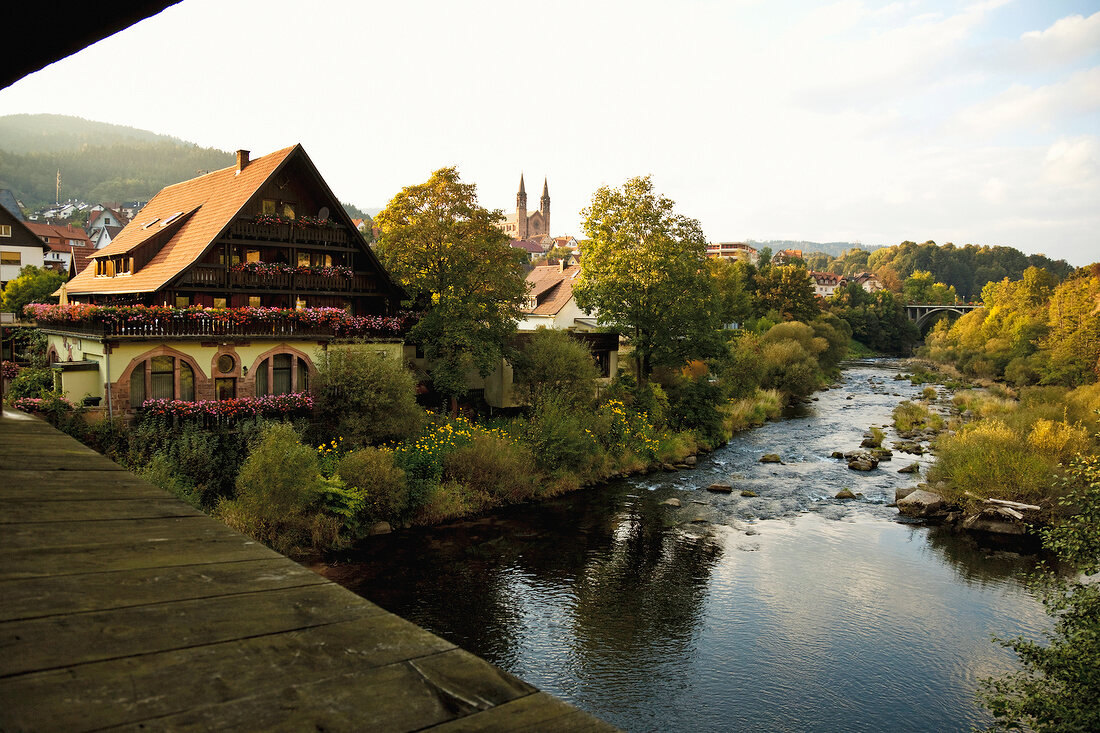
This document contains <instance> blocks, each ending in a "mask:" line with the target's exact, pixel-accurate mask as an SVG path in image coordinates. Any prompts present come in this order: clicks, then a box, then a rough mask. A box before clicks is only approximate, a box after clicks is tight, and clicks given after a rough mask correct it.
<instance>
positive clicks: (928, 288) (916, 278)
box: [902, 270, 958, 305]
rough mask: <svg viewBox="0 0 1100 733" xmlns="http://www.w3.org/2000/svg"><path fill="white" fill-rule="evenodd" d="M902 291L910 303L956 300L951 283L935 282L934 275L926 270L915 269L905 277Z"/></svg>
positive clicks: (944, 303)
mask: <svg viewBox="0 0 1100 733" xmlns="http://www.w3.org/2000/svg"><path fill="white" fill-rule="evenodd" d="M902 293H903V294H904V296H905V298H906V299H907V300H908V301H909V302H910V303H937V304H942V305H946V304H950V303H954V302H955V301H956V300H958V296H957V295H956V293H955V287H954V286H953V285H950V286H949V285H944V284H943V283H940V282H936V278H935V276H933V275H932V273H931V272H928V271H927V270H917V271H915V272H914V273H913V274H912V275H910V276H909V277H907V278H905V283H904V285H903V286H902Z"/></svg>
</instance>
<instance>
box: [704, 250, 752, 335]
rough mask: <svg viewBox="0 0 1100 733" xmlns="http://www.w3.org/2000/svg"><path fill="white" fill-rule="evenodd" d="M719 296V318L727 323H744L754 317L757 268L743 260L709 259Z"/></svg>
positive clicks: (708, 262)
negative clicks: (753, 307)
mask: <svg viewBox="0 0 1100 733" xmlns="http://www.w3.org/2000/svg"><path fill="white" fill-rule="evenodd" d="M707 266H708V267H709V269H710V276H711V278H712V279H713V280H714V287H715V290H716V291H717V296H718V301H717V302H718V318H719V321H720V322H721V323H723V324H725V323H744V322H745V321H747V320H748V319H749V318H751V317H752V306H753V298H754V291H753V290H754V285H755V281H756V280H755V278H756V268H755V267H754V266H753V265H751V264H750V263H748V262H743V261H741V260H727V259H722V258H711V259H708V260H707Z"/></svg>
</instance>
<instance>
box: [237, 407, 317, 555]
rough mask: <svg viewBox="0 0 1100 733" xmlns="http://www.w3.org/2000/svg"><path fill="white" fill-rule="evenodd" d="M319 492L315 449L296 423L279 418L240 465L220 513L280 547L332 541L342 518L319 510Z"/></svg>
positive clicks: (292, 549)
mask: <svg viewBox="0 0 1100 733" xmlns="http://www.w3.org/2000/svg"><path fill="white" fill-rule="evenodd" d="M320 492H321V471H320V469H319V468H318V466H317V456H316V454H315V453H314V451H313V450H312V449H311V448H309V447H307V446H304V445H302V444H301V443H300V442H299V441H298V433H297V432H296V431H295V430H294V428H293V427H292V426H290V425H288V424H285V423H275V424H272V425H270V426H268V427H267V428H265V429H264V431H263V433H262V434H261V436H260V439H259V441H258V442H257V443H256V445H255V447H254V448H253V449H252V451H251V452H250V453H249V455H248V458H247V459H245V461H244V463H243V464H242V465H241V470H240V473H238V474H237V494H236V497H235V498H233V499H223V500H222V501H221V502H219V504H218V506H217V515H218V516H220V517H221V518H222V519H223V520H224V521H225V522H226V524H228V525H229V526H231V527H233V528H234V529H237V530H239V531H242V532H245V533H246V534H249V535H251V536H253V537H255V538H256V539H258V540H260V541H261V542H264V543H265V544H268V545H270V546H271V547H273V548H274V549H275V550H277V551H279V552H285V553H291V552H296V551H299V550H301V549H302V548H306V547H311V546H312V547H325V546H332V545H333V544H335V543H336V542H337V536H336V531H337V530H338V524H336V523H334V522H332V521H331V518H326V517H324V516H322V515H320V513H319V512H318V511H317V510H318V506H319V503H320Z"/></svg>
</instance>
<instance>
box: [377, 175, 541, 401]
mask: <svg viewBox="0 0 1100 733" xmlns="http://www.w3.org/2000/svg"><path fill="white" fill-rule="evenodd" d="M502 219H503V215H502V214H501V212H500V211H499V210H494V211H490V210H488V209H485V208H483V207H481V206H479V205H478V203H477V192H476V187H475V186H474V184H472V183H462V182H461V181H460V180H459V175H458V170H457V169H455V168H441V169H439V170H437V171H436V172H435V173H433V174H432V175H431V178H429V179H428V180H427V182H425V183H421V184H418V185H415V186H409V187H407V188H404V189H402V190H401V192H400V193H398V194H397V195H396V196H394V198H393V200H392V201H390V202H389V204H388V205H387V206H386V208H385V209H383V210H382V211H381V213H379V214H378V216H377V217H376V218H375V224H376V225H377V226H378V227H379V228H380V229H381V230H382V234H381V237H380V238H379V242H378V253H379V255H380V257H381V258H382V262H383V264H385V266H386V268H387V269H388V270H389V271H390V273H392V274H393V276H394V277H395V278H396V279H397V280H398V282H400V283H401V285H402V286H404V287H405V289H406V290H407V291H408V292H409V294H410V296H411V297H412V298H413V301H414V303H416V304H417V305H418V306H419V307H422V308H424V309H425V310H424V315H423V317H422V318H421V319H420V321H419V322H418V323H417V325H416V326H414V327H413V329H412V331H411V332H410V334H409V336H410V338H411V339H412V340H413V341H414V342H415V343H417V344H418V345H419V346H420V347H421V348H422V349H423V350H424V355H425V356H426V357H427V359H428V361H429V363H430V365H431V366H430V371H431V376H432V382H433V383H434V385H435V388H436V389H437V390H438V391H439V392H441V393H442V394H444V395H447V396H449V397H450V398H451V410H452V413H453V412H455V411H456V410H457V400H458V398H459V397H461V396H462V395H464V394H466V392H467V390H468V386H467V376H468V374H469V373H470V372H471V371H473V370H476V371H477V372H479V373H480V374H481V375H482V376H486V375H488V374H489V372H490V371H492V370H493V368H494V367H496V366H498V365H499V364H500V359H501V357H502V356H503V355H504V354H505V343H506V340H507V338H508V337H509V336H510V335H511V334H512V332H513V331H514V330H515V325H516V322H517V321H518V320H519V315H520V306H521V305H522V304H523V299H524V296H525V295H526V291H527V283H526V280H525V279H524V272H523V257H524V255H523V253H522V252H521V251H519V250H517V249H513V248H512V247H510V246H509V240H508V237H507V235H505V234H504V233H503V232H501V231H500V229H498V228H497V222H499V221H501V220H502Z"/></svg>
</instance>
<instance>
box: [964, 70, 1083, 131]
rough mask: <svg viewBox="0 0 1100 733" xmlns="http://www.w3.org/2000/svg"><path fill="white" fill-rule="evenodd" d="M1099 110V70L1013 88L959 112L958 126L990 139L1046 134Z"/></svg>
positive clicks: (1080, 72) (1013, 86)
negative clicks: (1013, 134) (1016, 133)
mask: <svg viewBox="0 0 1100 733" xmlns="http://www.w3.org/2000/svg"><path fill="white" fill-rule="evenodd" d="M1098 108H1100V66H1095V67H1093V68H1091V69H1085V70H1082V71H1078V72H1076V73H1074V74H1073V75H1071V76H1070V77H1069V78H1068V79H1066V80H1065V81H1060V82H1056V83H1054V84H1048V85H1045V86H1040V87H1034V88H1033V87H1029V86H1026V85H1023V84H1013V85H1012V86H1011V87H1009V88H1008V89H1006V90H1005V91H1003V92H1001V93H1000V94H997V95H995V96H993V97H991V98H989V99H986V100H983V101H981V102H979V103H978V104H975V105H972V106H970V107H967V108H966V109H964V110H962V111H961V112H960V113H959V114H958V117H957V120H958V122H959V123H960V124H962V125H964V126H965V127H967V128H969V129H970V130H971V131H973V132H975V133H978V134H982V135H990V134H996V133H1000V132H1006V131H1013V130H1019V129H1027V130H1039V131H1047V130H1050V129H1051V128H1053V127H1055V125H1056V124H1057V125H1063V124H1065V121H1066V118H1067V117H1069V116H1076V115H1080V114H1084V113H1087V112H1091V111H1093V110H1095V109H1098Z"/></svg>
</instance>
